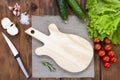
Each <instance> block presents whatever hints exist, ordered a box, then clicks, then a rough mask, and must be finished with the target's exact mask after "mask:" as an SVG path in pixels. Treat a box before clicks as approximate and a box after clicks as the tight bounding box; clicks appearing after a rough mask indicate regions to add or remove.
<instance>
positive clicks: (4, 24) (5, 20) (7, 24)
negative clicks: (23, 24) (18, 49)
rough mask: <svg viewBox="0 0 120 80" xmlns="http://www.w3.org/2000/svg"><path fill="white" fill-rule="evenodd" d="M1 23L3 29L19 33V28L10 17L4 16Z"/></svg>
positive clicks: (10, 32)
mask: <svg viewBox="0 0 120 80" xmlns="http://www.w3.org/2000/svg"><path fill="white" fill-rule="evenodd" d="M1 24H2V27H3V29H6V30H7V33H8V34H10V35H12V36H14V35H17V34H18V28H17V27H16V26H15V24H14V23H13V22H11V21H10V19H9V18H3V19H2V20H1Z"/></svg>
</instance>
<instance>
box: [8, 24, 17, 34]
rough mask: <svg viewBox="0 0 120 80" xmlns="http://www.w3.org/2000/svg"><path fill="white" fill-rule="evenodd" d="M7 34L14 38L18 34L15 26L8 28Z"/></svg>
mask: <svg viewBox="0 0 120 80" xmlns="http://www.w3.org/2000/svg"><path fill="white" fill-rule="evenodd" d="M7 33H8V34H10V35H11V36H15V35H17V34H18V29H17V27H16V26H15V25H13V26H12V27H9V28H8V29H7Z"/></svg>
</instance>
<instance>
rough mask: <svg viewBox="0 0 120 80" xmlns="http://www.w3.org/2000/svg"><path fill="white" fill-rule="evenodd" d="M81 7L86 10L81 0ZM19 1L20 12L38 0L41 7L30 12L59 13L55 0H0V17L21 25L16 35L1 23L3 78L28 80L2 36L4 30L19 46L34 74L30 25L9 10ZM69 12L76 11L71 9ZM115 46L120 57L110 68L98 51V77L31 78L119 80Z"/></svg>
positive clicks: (0, 76) (119, 48) (0, 71)
mask: <svg viewBox="0 0 120 80" xmlns="http://www.w3.org/2000/svg"><path fill="white" fill-rule="evenodd" d="M78 1H79V2H80V4H81V6H82V7H83V8H84V10H85V2H84V1H85V0H78ZM16 2H18V3H19V4H20V5H21V12H24V11H26V10H28V9H29V6H30V5H31V3H35V4H36V5H37V6H38V8H37V10H36V11H31V10H29V14H31V15H59V12H58V8H57V5H56V0H0V20H1V19H2V18H4V17H8V18H10V19H11V20H12V21H13V22H15V24H16V25H17V27H18V28H19V34H18V35H17V36H14V37H12V36H9V35H7V33H6V30H3V28H2V27H1V25H0V80H26V78H25V76H24V74H23V72H22V71H21V69H20V68H19V66H18V64H17V62H16V60H15V59H14V57H13V55H12V52H11V51H10V48H9V47H8V45H7V43H6V42H5V40H4V39H3V36H2V35H1V32H4V33H5V34H6V35H7V36H8V37H9V38H10V39H11V41H12V42H13V43H14V45H15V46H16V48H17V49H18V50H19V52H20V57H21V59H22V61H23V64H24V65H25V67H26V68H27V71H28V72H29V74H30V75H31V74H32V72H31V71H32V70H31V69H32V68H31V65H32V63H31V54H32V53H31V52H32V51H31V49H32V47H31V37H30V36H28V35H27V34H25V32H24V31H25V30H26V29H27V28H29V27H30V26H31V24H30V25H28V26H26V25H22V24H20V23H19V18H18V17H15V16H14V15H13V14H12V13H11V12H10V11H9V10H8V5H11V6H13V5H14V4H15V3H16ZM69 12H70V13H69V14H70V15H72V14H73V12H72V11H71V10H70V9H69ZM113 49H114V50H115V52H116V55H117V57H118V62H117V63H116V64H114V65H112V66H111V68H110V69H105V68H104V67H103V63H102V61H100V58H99V57H98V55H97V54H96V53H95V55H94V57H95V64H94V65H95V77H94V78H57V79H56V78H48V79H35V78H30V80H120V69H119V68H120V46H119V45H113Z"/></svg>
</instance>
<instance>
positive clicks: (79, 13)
mask: <svg viewBox="0 0 120 80" xmlns="http://www.w3.org/2000/svg"><path fill="white" fill-rule="evenodd" d="M67 3H68V4H69V6H70V7H71V8H72V10H73V12H74V13H75V15H76V16H77V17H78V18H79V19H85V18H86V14H85V12H84V11H83V10H82V8H81V7H80V5H79V3H78V2H77V0H67Z"/></svg>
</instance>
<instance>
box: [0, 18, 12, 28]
mask: <svg viewBox="0 0 120 80" xmlns="http://www.w3.org/2000/svg"><path fill="white" fill-rule="evenodd" d="M11 23H12V22H11V21H10V19H9V18H3V19H2V20H1V24H2V27H3V28H4V29H7V28H9V27H10V25H11Z"/></svg>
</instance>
